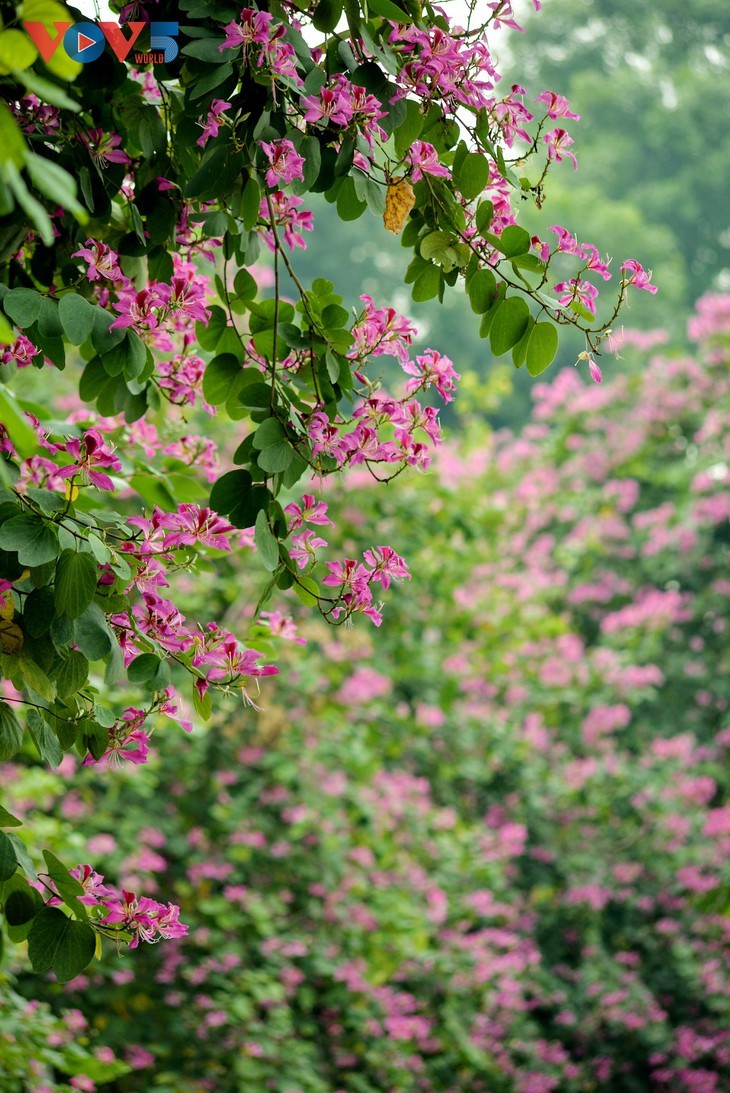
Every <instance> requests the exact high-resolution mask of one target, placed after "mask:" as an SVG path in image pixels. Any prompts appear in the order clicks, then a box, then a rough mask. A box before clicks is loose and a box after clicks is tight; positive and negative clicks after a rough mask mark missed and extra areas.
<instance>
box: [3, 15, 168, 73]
mask: <svg viewBox="0 0 730 1093" xmlns="http://www.w3.org/2000/svg"><path fill="white" fill-rule="evenodd" d="M23 26H24V27H25V30H26V32H27V33H28V34H29V35H30V37H31V38H32V39H33V41H34V42H35V45H36V47H37V49H38V52H39V53H40V55H41V57H42V58H43V60H44V61H45V62H46V63H48V61H50V59H51V57H52V56H53V54H54V53H55V52H56V50H57V49H58V48H59V46H60V45H61V42H63V48H64V49H65V51H66V53H67V54H68V55H69V57H70V58H71V59H72V60H74V61H80V62H81V64H82V65H85V64H89V63H90V62H91V61H96V60H97V59H98V58H99V57H101V55H102V53H103V52H104V47H105V45H106V44H107V42H108V43H109V45H110V46H111V48H112V52H113V53H114V56H115V57H116V58H117V60H118V61H126V59H127V57H128V56H129V53H130V51H131V50H132V48H133V46H134V44H135V42H136V41H137V39H138V38H139V36H140V34H141V33H142V31H143V30H144V29H145V27H147V26H149V28H150V48H149V50H147V51H145V52H143V53H142V52H135V54H134V61H135V63H136V64H166V63H167V62H168V61H172V60H174V59H175V57H177V54H178V47H177V42H176V41H175V39H176V38H177V36H178V33H179V29H180V28H179V24H178V23H125V24H124V30H122V28H121V27H120V26H119V24H118V23H102V22H99V23H53V29H54V30H55V32H56V34H55V37H52V36H51V33H50V31H49V29H48V26H47V25H46V24H45V23H23ZM125 30H128V31H129V36H128V37H127V35H126V34H125V33H124V31H125Z"/></svg>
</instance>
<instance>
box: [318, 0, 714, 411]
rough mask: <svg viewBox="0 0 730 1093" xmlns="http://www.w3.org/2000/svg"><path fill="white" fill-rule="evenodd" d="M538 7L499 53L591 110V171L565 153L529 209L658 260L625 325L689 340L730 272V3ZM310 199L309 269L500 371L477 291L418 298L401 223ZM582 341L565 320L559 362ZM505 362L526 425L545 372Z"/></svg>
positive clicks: (508, 75) (530, 220) (503, 404)
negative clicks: (537, 377)
mask: <svg viewBox="0 0 730 1093" xmlns="http://www.w3.org/2000/svg"><path fill="white" fill-rule="evenodd" d="M524 23H525V32H524V34H519V33H517V32H514V33H512V34H511V35H510V36H509V37H508V39H507V44H508V48H509V51H510V56H509V57H502V58H501V61H502V71H504V73H505V75H504V78H503V86H504V93H505V94H506V93H507V90H508V89H509V87H510V86H511V84H512V83H513V82H514V81H515V80H516V79H518V78H519V79H520V80H522V81H523V86H524V87H525V90H526V92H527V95H526V97H525V101H526V103H527V105H528V106H529V105H530V103H531V100H532V99H534V98H535V97H536V96H537V95H539V94H540V92H541V91H543V90H545V89H546V88H549V89H550V90H555V91H558V92H560V93H561V94H563V95H566V96H567V97H568V98H569V99H570V102H571V108H572V109H573V110H574V111H575V112H576V113H578V114H580V115H581V121H580V122H577V123H571V127H570V128H571V134H572V135H573V136H574V138H575V145H574V148H573V150H574V151H575V152H576V154H577V157H578V164H579V169H578V171H576V172H574V171H573V170H572V167H571V165H570V163H569V161H567V160H566V161H565V162H564V163H563V164H562V165H560V166H558V167H556V169H555V170H553V171H552V172H551V174H550V176H549V179H548V185H547V189H546V200H545V204H544V207H543V209H542V211H540V212H538V211H537V210H536V209H534V207H532V205H529V206H528V205H527V203H526V205H525V209H524V210H523V214H522V218H521V220H520V222H521V223H523V224H524V226H525V227H526V228H527V229H528V230H530V231H533V232H535V233H537V234H540V235H541V237H543V238H552V236H550V235H549V234H548V232H547V229H548V227H549V226H550V225H552V224H562V225H563V226H565V227H567V228H569V230H570V231H571V232H572V233H573V234H575V235H577V236H578V238H579V239H581V240H585V241H588V242H593V243H595V244H596V245H597V246H598V249H599V251H600V252H601V253H602V254H604V255H605V254H609V255H610V256H611V257H612V258H613V264H612V268H613V270H614V272H615V271H617V270H618V266H619V265H620V263H621V262H622V261H623V260H624V258H625V257H627V256H629V255H630V256H632V257H636V258H637V259H638V260H639V261H640V262H641V263H642V264H643V265H645V266H646V267H647V268H651V269H653V270H654V282H655V283H656V284H657V285H659V286H660V291H659V293H658V295H657V296H649V295H648V294H647V293H637V294H633V296H632V299H631V301H630V307H629V308H628V309H627V310H626V312H625V313H624V315H623V317H622V321H623V325H624V326H626V327H631V328H636V329H640V330H649V329H658V328H663V329H667V330H669V331H671V334H672V339H673V341H675V342H678V343H680V344H682V343H683V342H684V340H685V329H684V327H685V323H686V319H687V317H688V316H689V314H690V313H691V311H692V309H693V306H694V302H695V301H696V300H697V299H698V298H699V297H700V296H702V295H704V294H705V293H706V292H708V291H710V290H712V289H717V288H719V289H724V290H726V289H728V288H730V181H729V180H730V140H728V133H730V7H729V6H728V5H727V4H726V3H725V2H724V0H693V2H692V3H689V4H688V3H686V2H685V0H662V3H661V4H659V5H656V4H651V5H637V4H636V3H634V2H633V0H545V3H544V6H543V10H542V11H541V12H540V13H539V14H534V15H531V16H529V17H528V18H527V19H526V20H524ZM525 81H526V82H525ZM311 196H312V198H314V196H315V195H311ZM312 207H313V209H314V212H315V217H316V221H317V222H318V224H319V226H320V230H319V231H317V232H313V233H312V238H311V241H310V239H309V238H308V240H307V242H308V249H307V252H306V253H305V254H298V255H297V266H298V268H300V269H301V270H302V271H303V273H304V279H305V280H307V278H314V277H315V276H324V277H328V278H329V279H330V280H334V281H335V283H336V284H337V285H338V288H339V290H340V291H342V292H343V293H344V294H345V296H346V300H347V303H348V304H349V305H350V306H353V305H356V304H357V301H358V297H359V295H360V293H362V292H367V293H369V294H372V295H373V296H374V297H377V298H378V299H380V300H381V301H383V302H386V301H387V302H388V303H390V304H392V305H393V306H396V307H398V308H399V309H401V310H407V311H408V313H409V314H412V315H413V316H414V318H415V319H416V320H417V322H418V325H419V328H420V334H421V340H422V342H423V343H424V344H425V343H426V342H428V344H430V345H433V346H434V347H436V348H438V349H439V350H440V351H441V352H445V353H447V354H448V355H449V356H451V357H452V358H453V360H454V361H455V362H456V365H457V368H458V369H459V371H462V372H464V371H474V372H476V373H477V374H478V375H480V376H484V375H485V374H486V373H487V372H489V373H490V374H492V373H493V372H494V370H495V363H494V361H493V360H492V359H491V358H490V353H489V347H488V345H487V344H485V342H484V341H483V340H482V339H480V338H479V337H478V331H477V329H476V324H475V322H474V317H473V315H471V312H470V311H469V306H468V302H467V301H466V300H465V298H463V297H457V296H456V294H452V295H451V296H447V298H446V300H445V302H444V306H443V307H441V308H436V307H434V306H433V305H432V304H431V303H427V304H414V303H413V302H412V301H411V300H410V295H409V292H408V289H407V288H405V287H404V286H403V283H402V274H403V271H404V270H405V267H406V265H407V258H406V252H404V251H403V250H402V249H401V247H400V245H399V242H398V240H397V239H392V240H391V239H390V237H386V236H385V235H382V234H380V233H378V236H377V239H375V238H373V235H372V230H371V224H370V222H369V218H368V217H363V218H361V219H360V220H357V221H354V222H353V223H349V224H347V225H343V224H342V222H341V221H340V220H339V219H338V217H337V214H336V212H335V210H334V208H333V207H332V206H329V205H327V203H326V202H325V201H324V200H322V199H318V200H316V202H315V203H314V204H313V205H312ZM314 237H316V238H314ZM325 241H326V242H325ZM685 344H686V343H685ZM583 348H584V346H583V345H582V343H581V341H580V336H579V335H577V334H574V332H572V331H563V333H562V335H561V348H560V352H559V359H558V361H557V362H556V363H557V364H572V363H573V362H574V360H575V358H576V357H577V355H578V353H579V352H580V351H581V350H582V349H583ZM604 362H605V370H606V372H610V373H613V372H617V371H620V370H621V369H623V368H626V367H629V364H628V363H627V362H624V361H621V360H618V361H617V360H615V359H614V358H612V357H611V356H610V355H607V356H606V357H605V358H604ZM502 375H503V376H504V375H507V376H509V377H511V380H512V384H513V386H514V390H513V391H512V393H511V394H510V395H509V396H508V397H506V398H504V399H502V400H501V401H500V404H499V406H498V407H497V408H492V409H491V410H490V411H489V417H490V420H491V421H492V422H493V423H494V424H496V425H508V426H510V427H518V426H519V425H521V424H522V423H523V422H524V421H526V420H527V418H528V416H529V412H530V394H529V393H530V388H531V380H530V377H529V376H528V375H527V374H526V373H525V372H524V370H520V371H519V372H516V371H515V370H514V369H513V368H512V366H511V365H509V367H508V368H504V369H502ZM449 419H450V415H449V414H448V413H447V414H445V415H444V420H445V421H447V422H448V421H449Z"/></svg>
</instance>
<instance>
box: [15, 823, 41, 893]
mask: <svg viewBox="0 0 730 1093" xmlns="http://www.w3.org/2000/svg"><path fill="white" fill-rule="evenodd" d="M8 838H9V839H10V841H11V843H12V844H13V848H14V849H15V857H16V858H17V859H18V865H19V866H20V868H21V869H22V870H23V872H24V873H25V875H26V877H28V879H29V880H33V881H36V880H38V874H37V873H36V871H35V866H34V865H33V862H32V861H31V860H30V855H29V854H28V850H27V847H26V845H25V843H24V842H23V840H22V839H21V838H20V837H19V836H18V835H16V834H15V832H14V831H10V832H9V833H8Z"/></svg>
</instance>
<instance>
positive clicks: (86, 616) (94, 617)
mask: <svg viewBox="0 0 730 1093" xmlns="http://www.w3.org/2000/svg"><path fill="white" fill-rule="evenodd" d="M74 639H75V641H76V644H77V645H78V647H79V649H80V650H81V652H82V653H83V654H84V656H85V657H88V658H89V660H91V661H94V660H102V659H103V658H104V657H106V656H108V655H109V653H110V652H111V649H112V636H111V633H110V632H109V627H108V626H107V622H106V618H105V616H104V612H103V611H102V609H101V608H100V607H99V605H98V604H97V603H90V604H89V606H88V607H87V608H86V610H85V611H84V613H83V615H80V616H79V617H78V618H77V619H76V622H75V623H74Z"/></svg>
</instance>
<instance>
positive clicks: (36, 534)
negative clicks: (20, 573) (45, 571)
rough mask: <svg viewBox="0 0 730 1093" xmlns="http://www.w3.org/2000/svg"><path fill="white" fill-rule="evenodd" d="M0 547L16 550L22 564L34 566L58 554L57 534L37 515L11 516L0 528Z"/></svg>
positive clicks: (50, 559) (48, 560)
mask: <svg viewBox="0 0 730 1093" xmlns="http://www.w3.org/2000/svg"><path fill="white" fill-rule="evenodd" d="M0 548H2V549H3V550H11V551H17V554H18V561H19V562H21V564H22V565H28V566H36V565H43V563H44V562H50V561H52V560H53V559H54V558H56V557H57V556H58V552H59V549H60V548H59V545H58V536H57V535H56V532H55V530H54V529H53V527H52V526H51V525H50V524H49V523H47V521H45V520H43V519H41V518H40V517H39V516H26V515H21V516H13V517H12V519H10V520H8V521H6V523H4V524H3V526H2V527H1V528H0Z"/></svg>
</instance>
